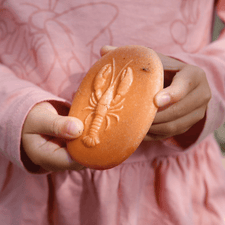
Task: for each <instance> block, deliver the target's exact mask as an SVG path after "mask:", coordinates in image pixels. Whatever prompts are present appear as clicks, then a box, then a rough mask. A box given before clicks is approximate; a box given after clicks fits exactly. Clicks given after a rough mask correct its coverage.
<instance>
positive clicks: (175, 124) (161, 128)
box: [149, 107, 206, 137]
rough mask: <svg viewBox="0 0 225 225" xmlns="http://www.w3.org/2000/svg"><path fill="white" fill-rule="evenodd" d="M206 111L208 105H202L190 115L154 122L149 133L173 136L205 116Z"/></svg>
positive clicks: (184, 130)
mask: <svg viewBox="0 0 225 225" xmlns="http://www.w3.org/2000/svg"><path fill="white" fill-rule="evenodd" d="M205 112H206V107H200V108H199V109H196V110H194V111H193V112H191V113H189V114H188V115H186V116H184V117H181V118H179V119H177V120H175V121H171V122H167V123H160V124H154V125H152V126H151V127H150V129H149V134H154V135H160V136H168V137H171V136H175V135H179V134H182V133H185V132H186V131H187V130H189V129H190V127H192V126H193V125H194V124H195V123H197V122H199V121H200V120H202V119H203V118H204V116H205Z"/></svg>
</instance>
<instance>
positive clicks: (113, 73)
mask: <svg viewBox="0 0 225 225" xmlns="http://www.w3.org/2000/svg"><path fill="white" fill-rule="evenodd" d="M115 68H116V65H115V59H114V58H113V68H112V79H111V82H110V85H109V87H111V86H112V84H113V80H114V78H115V70H116V69H115Z"/></svg>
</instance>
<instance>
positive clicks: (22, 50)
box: [0, 0, 225, 225]
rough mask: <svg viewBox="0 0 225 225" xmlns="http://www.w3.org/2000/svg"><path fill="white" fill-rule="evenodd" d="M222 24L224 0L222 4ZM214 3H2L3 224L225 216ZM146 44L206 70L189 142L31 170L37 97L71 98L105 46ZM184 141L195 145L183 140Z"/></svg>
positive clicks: (224, 108) (222, 102) (222, 43)
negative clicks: (113, 161)
mask: <svg viewBox="0 0 225 225" xmlns="http://www.w3.org/2000/svg"><path fill="white" fill-rule="evenodd" d="M217 9H218V14H219V15H220V17H221V19H222V20H223V21H225V1H224V0H220V1H219V3H218V7H217ZM213 10H214V1H213V0H190V1H186V0H180V1H175V0H159V1H155V0H132V1H120V0H114V1H110V0H105V1H98V0H95V1H91V0H82V1H81V0H76V1H72V0H46V1H44V0H40V1H32V0H0V61H1V65H0V153H1V156H0V221H1V225H28V224H32V225H39V224H40V225H48V224H54V225H55V224H56V225H57V224H59V225H61V224H64V225H72V224H73V225H93V224H94V225H128V224H129V225H145V224H146V225H147V224H148V225H149V224H160V225H161V224H165V225H186V224H187V225H190V224H193V225H200V224H204V225H212V224H216V225H217V224H218V225H219V224H220V225H222V224H223V223H224V219H225V173H224V169H223V167H222V163H221V154H220V151H219V148H218V146H217V144H216V142H215V140H214V138H213V136H212V132H213V130H214V129H216V128H218V127H219V125H220V124H222V123H223V122H224V115H225V95H224V91H225V83H224V77H225V76H224V71H225V33H224V32H222V33H221V36H220V38H219V39H218V40H217V41H216V42H214V43H210V41H211V28H212V27H211V26H212V18H213ZM105 44H110V45H115V46H121V45H128V44H129V45H130V44H139V45H145V46H149V47H151V48H153V49H154V50H156V51H158V52H161V53H164V54H167V55H170V56H173V57H176V58H179V59H181V60H183V61H185V62H187V63H190V64H194V65H198V66H200V67H202V68H203V69H204V70H205V72H206V74H207V77H208V80H209V83H210V86H211V90H212V94H213V97H212V100H211V101H210V104H209V107H208V110H207V117H206V122H205V126H204V129H203V131H202V132H201V134H200V136H199V137H198V136H196V138H195V139H197V140H196V141H195V142H192V143H189V142H190V141H189V140H190V139H188V137H187V138H186V139H185V142H183V141H182V142H179V140H176V139H174V140H173V139H168V140H165V141H157V142H143V143H142V144H141V146H140V147H139V149H138V150H137V151H136V152H135V153H134V154H133V155H132V156H131V157H130V158H128V159H127V160H126V161H125V162H124V163H122V164H121V165H119V166H117V167H115V168H113V169H110V170H105V171H94V170H90V169H85V170H83V171H80V172H76V171H65V172H60V173H50V174H42V175H37V174H32V173H30V172H29V171H27V170H26V169H25V168H24V165H23V163H22V162H21V159H20V138H21V129H22V126H23V122H24V119H25V117H26V115H27V113H28V112H29V110H30V109H31V107H32V106H34V105H35V104H36V103H38V102H41V101H46V100H56V101H59V102H62V103H65V104H67V102H71V100H72V98H73V95H74V93H75V91H76V89H77V87H78V86H79V83H80V82H81V80H82V78H83V76H84V74H85V72H86V71H87V70H88V69H89V67H90V66H91V65H92V64H93V63H94V62H95V61H96V60H97V59H98V58H99V49H100V48H101V46H102V45H105ZM184 143H188V144H186V145H184Z"/></svg>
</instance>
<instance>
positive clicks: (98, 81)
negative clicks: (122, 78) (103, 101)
mask: <svg viewBox="0 0 225 225" xmlns="http://www.w3.org/2000/svg"><path fill="white" fill-rule="evenodd" d="M111 72H112V65H111V64H107V65H105V66H103V67H102V68H101V70H100V71H99V72H98V74H97V75H96V77H95V81H94V90H95V95H96V97H97V100H99V99H100V98H101V97H102V94H103V92H102V88H103V87H104V86H105V83H106V80H107V78H108V77H109V75H110V74H111Z"/></svg>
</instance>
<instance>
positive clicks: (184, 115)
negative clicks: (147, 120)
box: [145, 54, 211, 140]
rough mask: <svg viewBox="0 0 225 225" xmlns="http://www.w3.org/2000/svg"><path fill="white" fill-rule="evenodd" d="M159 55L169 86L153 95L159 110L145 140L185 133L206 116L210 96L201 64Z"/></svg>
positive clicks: (166, 83)
mask: <svg viewBox="0 0 225 225" xmlns="http://www.w3.org/2000/svg"><path fill="white" fill-rule="evenodd" d="M158 55H159V57H160V58H161V60H162V63H163V67H164V73H165V85H166V86H168V87H166V88H165V89H163V90H162V91H160V92H159V93H158V94H157V95H156V97H155V103H156V105H157V106H158V107H159V111H158V113H157V114H156V117H155V120H154V122H153V124H152V126H151V128H150V130H149V132H148V135H147V136H146V138H145V140H160V139H165V138H168V137H172V136H176V135H180V134H183V133H185V132H186V131H188V130H189V129H190V128H191V127H192V126H193V125H194V124H197V123H198V122H200V121H201V120H202V119H203V118H204V117H205V113H206V109H207V105H208V102H209V100H210V98H211V91H210V88H209V84H208V81H207V78H206V75H205V72H204V71H203V70H202V69H201V68H199V67H196V66H192V65H188V64H185V63H183V62H180V61H178V60H175V59H173V58H170V57H167V56H164V55H162V54H158Z"/></svg>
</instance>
